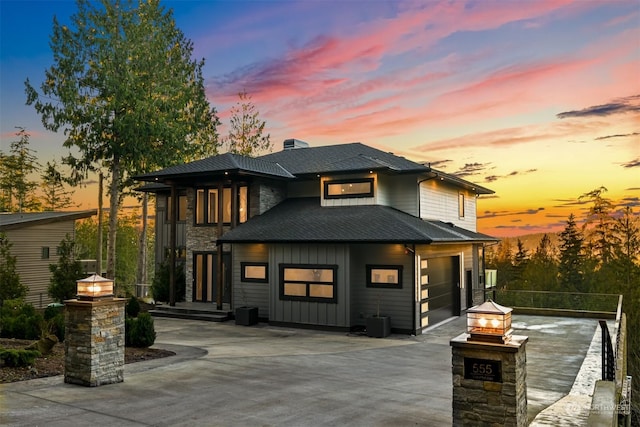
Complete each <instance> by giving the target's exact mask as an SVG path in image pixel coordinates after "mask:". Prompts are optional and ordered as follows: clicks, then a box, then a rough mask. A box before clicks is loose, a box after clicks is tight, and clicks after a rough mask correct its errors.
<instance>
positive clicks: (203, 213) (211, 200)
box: [196, 186, 249, 225]
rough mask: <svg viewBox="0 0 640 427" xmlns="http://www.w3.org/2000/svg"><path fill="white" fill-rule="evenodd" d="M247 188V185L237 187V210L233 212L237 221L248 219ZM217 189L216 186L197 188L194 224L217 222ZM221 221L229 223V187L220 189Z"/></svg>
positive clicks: (241, 221) (230, 213)
mask: <svg viewBox="0 0 640 427" xmlns="http://www.w3.org/2000/svg"><path fill="white" fill-rule="evenodd" d="M248 193H249V191H248V188H247V186H239V187H238V195H237V197H238V212H235V213H234V214H235V215H236V219H237V220H238V222H239V223H243V222H246V221H247V219H248V210H249V205H248ZM218 199H219V197H218V189H217V188H199V189H197V190H196V224H197V225H211V224H217V223H218V216H219V212H218V202H219V200H218ZM222 206H223V209H222V222H223V223H225V224H230V223H231V215H232V212H231V188H224V189H223V190H222Z"/></svg>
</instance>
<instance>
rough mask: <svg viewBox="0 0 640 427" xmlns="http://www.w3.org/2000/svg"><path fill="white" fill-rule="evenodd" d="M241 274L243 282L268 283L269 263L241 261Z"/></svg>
mask: <svg viewBox="0 0 640 427" xmlns="http://www.w3.org/2000/svg"><path fill="white" fill-rule="evenodd" d="M240 276H241V277H240V279H241V280H242V281H243V282H256V283H268V282H269V264H267V263H266V262H241V263H240Z"/></svg>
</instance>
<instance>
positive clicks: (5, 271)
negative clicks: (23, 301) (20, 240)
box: [0, 232, 29, 302]
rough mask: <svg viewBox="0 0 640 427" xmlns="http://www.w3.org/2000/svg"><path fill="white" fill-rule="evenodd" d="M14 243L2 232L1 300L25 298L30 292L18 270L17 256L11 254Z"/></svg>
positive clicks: (0, 246) (0, 259) (0, 250)
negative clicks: (21, 279)
mask: <svg viewBox="0 0 640 427" xmlns="http://www.w3.org/2000/svg"><path fill="white" fill-rule="evenodd" d="M12 246H13V243H11V242H10V241H9V239H7V237H6V235H5V234H4V233H2V232H0V283H2V286H0V302H2V301H3V300H10V299H17V298H24V297H26V296H27V293H28V292H29V288H28V287H27V285H25V284H23V283H22V282H21V281H20V275H19V274H18V271H17V270H16V260H17V258H16V257H15V256H12V255H11V247H12Z"/></svg>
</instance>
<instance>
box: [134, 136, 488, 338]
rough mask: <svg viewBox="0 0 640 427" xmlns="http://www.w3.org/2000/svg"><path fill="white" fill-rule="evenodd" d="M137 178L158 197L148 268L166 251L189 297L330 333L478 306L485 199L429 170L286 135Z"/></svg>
mask: <svg viewBox="0 0 640 427" xmlns="http://www.w3.org/2000/svg"><path fill="white" fill-rule="evenodd" d="M137 179H139V180H141V181H145V182H148V183H150V184H149V185H147V186H146V187H145V189H146V190H147V191H153V192H154V193H156V195H157V200H156V210H157V212H156V260H157V262H160V261H162V260H163V259H165V258H166V256H167V254H170V253H171V249H170V248H171V247H173V248H174V253H175V254H176V256H177V257H178V258H179V259H181V260H182V261H183V262H184V265H185V273H186V277H187V278H188V279H187V284H186V295H187V300H188V301H194V302H208V303H214V302H215V303H216V304H217V305H218V307H219V308H222V306H226V307H230V308H234V307H239V306H246V305H250V306H257V307H259V316H260V318H262V319H264V320H267V321H268V322H270V323H271V324H277V325H291V326H298V327H315V328H328V329H338V330H352V329H356V328H359V327H362V326H364V324H365V319H366V318H367V317H368V316H371V315H374V314H377V313H380V314H381V315H382V314H384V315H386V316H389V317H391V326H392V328H393V330H394V331H395V332H402V333H411V334H414V333H420V332H421V331H422V330H423V328H426V327H428V326H430V325H434V324H436V323H438V322H440V321H442V320H445V319H447V318H449V317H451V316H453V315H458V314H459V313H460V311H461V310H462V309H465V308H467V307H470V306H472V305H474V303H477V302H480V301H483V295H484V294H483V289H484V283H483V277H484V262H483V258H484V247H485V245H486V244H490V243H493V242H495V241H497V239H495V238H493V237H490V236H487V235H485V234H482V233H478V232H477V231H476V203H477V197H478V196H479V195H483V194H492V193H493V192H492V191H491V190H489V189H487V188H484V187H481V186H478V185H476V184H473V183H471V182H468V181H465V180H463V179H460V178H457V177H455V176H453V175H450V174H447V173H443V172H441V171H437V170H435V169H433V168H431V167H430V166H428V165H424V164H420V163H416V162H413V161H410V160H408V159H405V158H403V157H400V156H396V155H394V154H392V153H387V152H384V151H381V150H378V149H375V148H372V147H369V146H367V145H364V144H361V143H350V144H341V145H332V146H322V147H309V146H308V144H306V143H304V142H302V141H298V140H286V141H285V142H284V149H283V150H282V151H279V152H274V153H271V154H267V155H264V156H260V157H257V158H250V157H245V156H241V155H236V154H230V153H227V154H222V155H217V156H213V157H209V158H206V159H202V160H198V161H194V162H191V163H187V164H181V165H177V166H173V167H169V168H166V169H163V170H160V171H157V172H153V173H149V174H145V175H141V176H138V177H137ZM172 227H175V228H173V232H172ZM171 236H173V239H172V238H171ZM171 241H173V242H174V243H173V244H170V242H171Z"/></svg>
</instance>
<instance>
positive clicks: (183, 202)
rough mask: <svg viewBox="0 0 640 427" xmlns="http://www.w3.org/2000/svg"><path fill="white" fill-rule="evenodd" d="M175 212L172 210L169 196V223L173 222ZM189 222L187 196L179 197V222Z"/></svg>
mask: <svg viewBox="0 0 640 427" xmlns="http://www.w3.org/2000/svg"><path fill="white" fill-rule="evenodd" d="M172 217H173V212H172V210H171V196H167V221H171V218H172ZM186 220H187V196H186V195H184V194H181V195H178V221H186Z"/></svg>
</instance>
